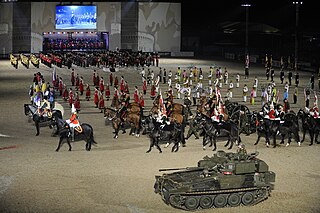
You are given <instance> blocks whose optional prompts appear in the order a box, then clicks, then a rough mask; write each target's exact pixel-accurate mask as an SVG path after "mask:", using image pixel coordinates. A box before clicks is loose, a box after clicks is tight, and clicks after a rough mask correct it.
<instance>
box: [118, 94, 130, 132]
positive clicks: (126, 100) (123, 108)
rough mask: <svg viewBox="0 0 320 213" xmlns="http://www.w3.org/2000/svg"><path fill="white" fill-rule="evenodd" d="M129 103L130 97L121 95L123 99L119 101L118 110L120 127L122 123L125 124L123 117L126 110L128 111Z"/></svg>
mask: <svg viewBox="0 0 320 213" xmlns="http://www.w3.org/2000/svg"><path fill="white" fill-rule="evenodd" d="M129 101H130V95H129V94H127V93H125V94H123V98H122V101H121V106H120V108H119V110H118V112H119V117H120V120H121V125H122V126H123V125H124V122H125V115H126V113H127V109H128V106H129Z"/></svg>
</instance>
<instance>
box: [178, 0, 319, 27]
mask: <svg viewBox="0 0 320 213" xmlns="http://www.w3.org/2000/svg"><path fill="white" fill-rule="evenodd" d="M243 2H249V3H250V4H251V5H252V6H251V7H250V8H249V22H257V23H264V24H269V25H271V26H274V27H276V28H279V29H280V30H283V29H287V28H294V26H295V11H296V7H295V6H294V5H293V4H292V1H289V0H278V1H275V0H268V1H265V0H247V1H246V0H233V1H232V0H231V1H228V0H218V1H216V0H215V1H181V3H182V6H181V8H182V9H181V10H182V26H183V27H192V28H194V30H200V29H204V30H205V29H210V27H211V28H212V27H214V26H216V25H217V24H218V23H221V22H224V21H240V22H245V9H244V7H241V4H242V3H243ZM315 2H316V1H312V0H305V1H303V4H302V5H301V6H300V7H299V8H300V12H299V25H300V27H301V29H303V30H306V31H313V32H320V10H319V9H320V7H317V6H316V5H315ZM209 3H210V4H209Z"/></svg>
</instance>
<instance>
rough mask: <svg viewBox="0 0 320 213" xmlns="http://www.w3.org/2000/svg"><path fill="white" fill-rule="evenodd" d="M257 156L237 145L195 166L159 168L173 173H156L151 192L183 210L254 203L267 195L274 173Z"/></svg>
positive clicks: (270, 188)
mask: <svg viewBox="0 0 320 213" xmlns="http://www.w3.org/2000/svg"><path fill="white" fill-rule="evenodd" d="M257 155H258V153H257V152H256V153H252V154H247V153H246V151H245V149H241V148H240V149H239V150H238V152H237V153H231V152H230V153H226V152H224V151H218V152H217V153H215V154H214V155H213V156H212V157H208V156H205V157H204V158H203V159H202V160H200V161H199V162H198V165H197V166H196V167H186V168H177V169H161V170H160V171H161V172H168V171H173V172H172V173H164V174H162V175H161V176H156V182H155V184H154V191H155V193H158V194H160V195H161V197H162V199H163V201H164V202H165V203H166V204H168V205H171V206H173V207H175V208H180V209H184V210H196V209H208V208H222V207H226V206H230V207H235V206H239V205H246V206H247V205H254V204H256V203H259V202H261V201H263V200H265V199H267V198H268V197H269V195H270V192H271V190H272V189H273V183H274V182H275V173H274V172H272V171H269V167H268V165H267V164H266V163H265V162H264V161H263V160H260V159H258V158H257Z"/></svg>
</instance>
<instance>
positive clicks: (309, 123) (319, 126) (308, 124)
mask: <svg viewBox="0 0 320 213" xmlns="http://www.w3.org/2000/svg"><path fill="white" fill-rule="evenodd" d="M297 116H298V119H300V120H301V122H302V132H303V135H302V140H301V143H302V142H303V141H304V139H305V136H306V132H307V131H308V132H309V135H310V139H311V142H310V144H309V146H311V145H313V141H315V142H316V143H317V144H318V143H319V142H318V140H317V139H318V136H319V131H320V121H318V120H319V119H314V118H313V117H312V116H311V115H310V114H309V113H307V112H305V111H304V110H302V109H300V110H299V111H298V113H297Z"/></svg>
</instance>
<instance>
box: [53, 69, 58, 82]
mask: <svg viewBox="0 0 320 213" xmlns="http://www.w3.org/2000/svg"><path fill="white" fill-rule="evenodd" d="M56 80H57V73H56V67H54V68H53V72H52V84H53V85H54V84H55V82H56Z"/></svg>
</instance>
